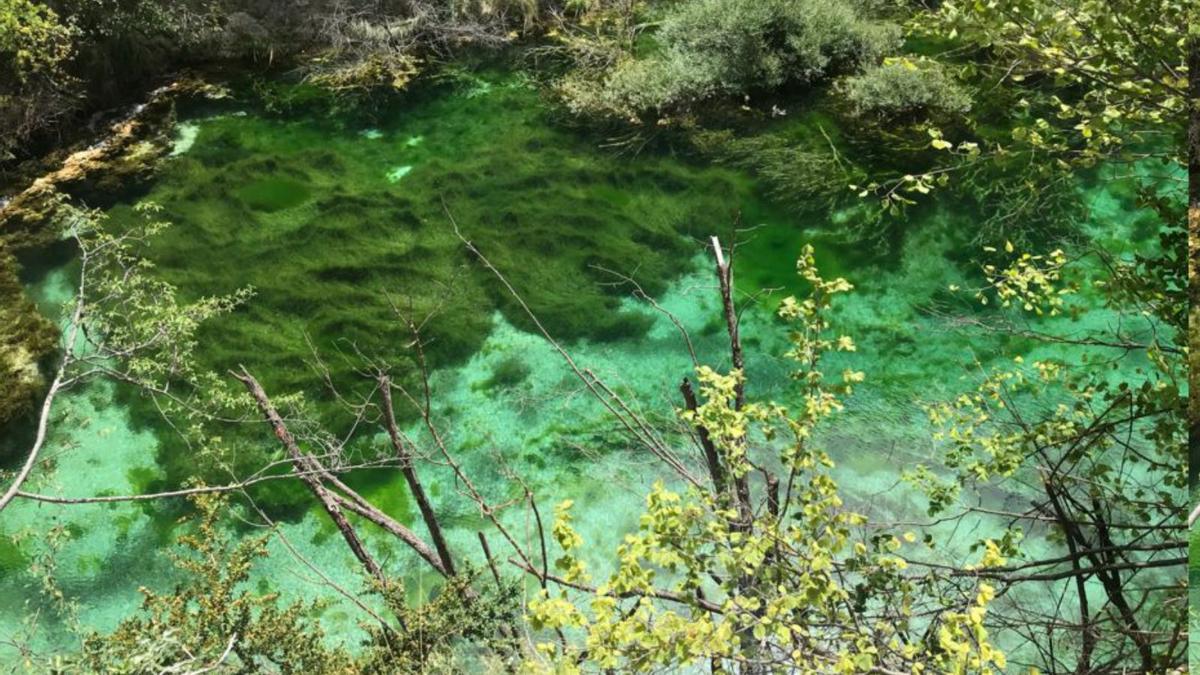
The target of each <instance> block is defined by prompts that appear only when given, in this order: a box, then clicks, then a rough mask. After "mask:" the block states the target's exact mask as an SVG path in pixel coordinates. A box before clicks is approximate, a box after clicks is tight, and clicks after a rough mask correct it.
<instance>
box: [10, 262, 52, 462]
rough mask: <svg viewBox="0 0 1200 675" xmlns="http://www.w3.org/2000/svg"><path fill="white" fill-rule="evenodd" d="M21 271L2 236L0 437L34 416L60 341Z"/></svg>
mask: <svg viewBox="0 0 1200 675" xmlns="http://www.w3.org/2000/svg"><path fill="white" fill-rule="evenodd" d="M17 270H18V264H17V260H16V258H15V257H14V256H13V254H12V253H11V251H10V249H9V247H8V245H7V243H6V242H5V241H4V240H3V239H0V382H3V383H4V386H3V387H0V436H4V435H5V434H7V433H9V432H5V431H4V430H5V429H6V428H8V427H9V426H10V425H14V424H19V423H20V422H21V421H22V420H26V421H27V420H29V418H31V416H32V414H33V412H34V409H35V407H36V401H37V399H38V398H39V397H40V395H41V394H42V392H43V390H44V389H45V387H46V381H45V378H44V377H43V375H42V368H41V365H42V364H43V363H44V362H45V361H46V360H47V359H48V357H49V356H50V355H51V354H53V353H54V351H55V348H56V346H57V342H58V330H57V329H56V328H55V326H54V324H53V323H51V322H50V321H49V320H47V319H46V318H45V317H43V316H42V315H41V314H40V313H39V312H38V310H37V307H36V306H35V305H34V303H33V302H32V301H31V300H30V299H29V297H28V296H26V295H25V291H24V289H23V288H22V287H21V283H20V279H19V278H18V276H17ZM15 435H21V434H15ZM3 451H4V447H3V446H2V445H0V452H3Z"/></svg>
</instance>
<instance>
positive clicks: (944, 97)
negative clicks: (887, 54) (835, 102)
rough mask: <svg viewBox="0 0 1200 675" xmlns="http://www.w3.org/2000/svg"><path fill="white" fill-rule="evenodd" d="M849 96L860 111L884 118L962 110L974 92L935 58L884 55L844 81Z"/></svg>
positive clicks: (848, 98) (968, 103)
mask: <svg viewBox="0 0 1200 675" xmlns="http://www.w3.org/2000/svg"><path fill="white" fill-rule="evenodd" d="M842 89H843V92H844V95H845V97H846V100H847V101H848V102H849V103H850V105H851V106H853V108H854V112H855V113H856V114H858V115H864V116H874V117H880V118H885V119H896V118H903V117H913V116H917V115H931V114H932V115H937V114H943V115H944V114H962V113H965V112H967V111H968V110H970V109H971V96H970V95H969V94H968V93H967V91H966V89H964V88H963V86H962V85H961V84H959V83H958V82H957V81H955V79H954V78H953V76H951V75H950V74H949V73H947V72H946V69H945V68H944V67H943V66H942V65H941V64H939V63H937V62H936V61H931V60H928V59H910V58H906V57H901V58H894V59H885V60H884V62H883V63H882V64H880V65H876V66H871V67H869V68H867V69H866V70H864V71H863V72H862V73H860V74H858V75H852V76H850V77H847V78H846V80H845V81H844V82H843V88H842Z"/></svg>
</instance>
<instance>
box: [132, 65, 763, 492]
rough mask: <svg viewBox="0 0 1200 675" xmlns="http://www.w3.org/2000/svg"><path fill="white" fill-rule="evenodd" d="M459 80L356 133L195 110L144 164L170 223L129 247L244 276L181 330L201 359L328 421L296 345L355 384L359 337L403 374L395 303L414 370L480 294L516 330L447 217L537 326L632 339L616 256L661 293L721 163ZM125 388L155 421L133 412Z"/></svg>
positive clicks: (432, 355) (722, 216)
mask: <svg viewBox="0 0 1200 675" xmlns="http://www.w3.org/2000/svg"><path fill="white" fill-rule="evenodd" d="M472 91H475V92H476V95H471V96H468V95H463V94H456V93H455V92H454V91H453V90H450V89H447V88H440V89H439V88H436V87H435V88H433V89H431V90H428V91H423V92H417V93H415V94H414V95H413V96H412V97H410V98H409V99H408V100H407V101H406V106H405V108H403V109H402V110H398V111H396V112H394V113H393V114H390V115H389V116H387V117H386V118H385V119H381V120H379V121H378V122H376V123H375V124H373V125H372V127H371V128H373V129H377V130H378V132H379V133H378V134H370V137H368V136H367V135H364V134H362V133H361V131H362V130H361V129H357V128H341V125H339V124H336V123H330V122H328V121H325V120H322V119H277V118H270V117H267V116H262V115H255V114H250V115H233V114H226V115H217V116H213V117H208V118H204V119H197V120H193V123H195V124H197V125H198V127H199V129H198V132H197V136H196V140H195V143H194V145H193V146H192V147H191V149H190V150H189V151H188V152H187V153H184V154H180V155H178V156H175V157H172V158H171V159H170V160H169V161H167V162H166V163H165V164H164V166H163V168H162V170H161V173H160V175H159V177H158V179H157V181H156V183H155V184H154V186H153V188H152V189H151V190H150V192H149V193H148V194H147V195H146V196H145V198H146V199H148V200H151V201H154V202H156V203H158V204H160V205H161V206H162V207H163V212H162V217H163V219H165V220H168V221H170V222H172V223H174V226H173V227H172V228H170V229H168V230H167V231H166V232H165V233H163V234H162V235H160V236H159V237H158V238H157V239H156V240H155V241H153V242H152V243H151V244H150V246H149V248H148V249H147V251H146V253H147V255H148V257H149V258H150V259H151V260H152V261H153V262H154V263H155V265H156V269H157V270H158V273H159V274H161V275H162V276H163V277H164V278H165V279H167V280H168V281H170V282H172V283H174V284H176V285H177V286H178V287H179V289H180V292H181V293H182V294H183V295H184V296H185V298H195V297H200V296H205V295H212V294H222V293H228V292H230V291H232V290H234V289H237V288H243V287H253V288H254V289H255V293H256V295H255V297H254V299H253V301H252V302H250V303H249V304H248V305H247V306H245V307H244V308H241V309H239V310H238V311H237V312H236V313H234V314H233V315H232V316H229V317H225V318H223V319H222V320H220V321H219V322H215V323H214V324H212V325H210V326H207V327H206V328H205V329H204V330H202V331H201V333H200V335H199V338H200V349H199V357H200V359H201V360H202V362H203V365H205V366H207V367H209V368H211V369H212V370H214V371H217V372H224V371H226V370H228V369H229V368H231V367H234V366H236V365H237V364H244V365H246V367H247V368H249V369H250V370H251V371H252V372H254V373H255V374H256V375H257V376H258V377H259V378H260V380H262V382H263V384H264V386H265V387H266V388H267V390H268V391H269V392H271V393H272V394H274V395H282V394H285V393H292V392H304V394H305V395H306V398H307V400H308V402H309V404H310V406H311V409H312V410H313V411H314V412H315V413H316V415H317V416H318V417H319V418H320V419H322V420H323V421H325V422H327V423H329V424H331V425H333V426H334V428H335V429H336V428H337V424H338V423H339V422H340V421H341V420H344V419H345V416H344V415H343V414H342V411H341V410H340V408H339V407H338V406H337V404H336V399H335V398H334V397H333V396H332V394H331V393H330V392H329V391H328V390H326V389H325V388H323V387H321V386H319V378H317V377H316V376H315V375H314V373H313V371H312V368H311V360H312V352H311V349H310V344H309V343H310V342H311V345H312V347H315V348H316V349H317V350H318V351H319V352H320V354H321V355H322V357H323V359H324V360H325V363H326V365H327V366H328V367H329V369H330V374H331V380H332V382H333V383H334V384H336V385H337V386H338V387H339V388H342V389H343V390H346V391H352V390H355V389H356V388H360V387H366V386H369V383H367V382H366V381H365V380H364V379H363V377H362V376H361V375H360V374H359V373H358V372H357V370H356V363H355V359H356V358H357V357H356V356H355V355H356V353H359V352H361V353H363V354H366V355H368V356H371V357H374V358H380V359H384V360H387V361H390V362H392V363H394V364H397V365H398V366H399V371H400V375H399V376H400V377H402V378H403V377H411V376H412V374H413V368H412V366H411V357H412V354H411V351H410V350H409V349H408V348H407V347H406V345H408V344H409V343H410V342H411V338H412V336H411V334H410V332H409V328H408V326H407V320H409V319H411V320H412V321H413V322H414V323H417V324H419V325H421V326H422V335H423V338H424V340H425V347H424V349H425V352H426V356H427V357H428V359H429V363H430V365H431V366H432V367H438V366H442V365H448V364H451V363H454V362H456V361H457V360H460V359H463V358H465V357H467V356H469V355H470V354H472V353H474V352H475V351H476V350H477V349H478V348H479V347H480V346H481V345H482V343H483V340H484V338H485V337H486V335H487V334H488V333H489V331H490V330H491V328H492V325H493V316H494V314H495V312H496V311H499V312H500V313H502V314H503V315H504V316H505V318H507V319H508V320H509V321H510V322H512V323H513V324H515V325H517V326H519V327H522V328H525V329H529V330H532V329H533V328H534V326H533V325H532V322H531V321H530V319H529V317H528V316H527V315H526V313H525V312H524V310H523V309H522V308H521V307H520V306H519V305H518V303H517V302H516V301H515V300H514V298H513V297H512V295H511V294H510V293H509V292H508V291H507V289H505V288H504V287H503V286H502V285H501V284H500V283H498V282H497V280H496V279H495V278H494V277H493V276H492V275H491V273H490V272H488V271H486V270H484V269H482V268H481V266H480V265H479V264H478V261H477V260H475V259H474V258H473V256H471V255H470V254H469V253H468V252H467V251H466V249H465V247H464V245H463V243H462V242H461V241H460V240H459V238H458V237H457V236H456V235H455V233H454V230H453V226H452V224H451V217H453V219H454V221H456V222H457V223H458V225H459V227H460V228H461V232H462V234H463V236H465V237H467V238H469V239H470V240H472V241H473V242H474V243H475V245H477V246H478V247H479V248H480V249H481V250H482V251H483V252H484V253H485V254H486V255H487V256H488V257H489V259H490V260H491V261H492V263H494V264H495V265H496V267H497V268H499V269H500V270H502V271H503V272H504V274H505V275H506V276H507V277H508V279H509V281H510V282H511V283H512V284H513V286H514V288H515V289H516V290H517V291H518V292H519V293H520V294H521V296H522V298H523V299H524V300H525V301H526V302H527V303H528V305H529V306H530V307H531V308H532V309H533V310H534V311H535V312H536V313H537V314H538V316H539V318H540V319H541V321H542V322H543V325H544V326H545V327H546V328H547V330H548V331H549V332H550V333H551V334H552V335H554V336H555V337H557V338H560V339H566V340H571V339H589V340H595V341H609V340H617V339H627V338H635V337H638V336H641V335H643V334H644V333H645V331H646V330H647V329H648V328H649V326H650V323H651V319H650V318H649V317H647V316H646V315H645V314H643V313H635V312H630V311H628V310H626V309H623V308H622V305H621V303H622V298H623V297H624V296H625V294H627V293H628V287H621V286H619V285H616V284H614V283H613V282H614V281H616V280H617V277H615V276H614V274H613V273H614V272H617V273H620V274H627V275H630V276H632V277H634V278H636V279H638V280H639V282H640V283H641V284H642V285H643V287H644V288H645V289H646V291H647V292H650V293H660V292H661V291H662V290H663V289H664V288H665V284H666V282H667V281H668V280H669V279H671V278H673V277H674V276H676V275H677V274H678V273H680V272H682V271H684V270H686V269H687V268H688V267H689V265H690V260H691V257H692V255H693V254H694V253H695V250H696V248H695V244H694V243H693V241H691V240H690V239H689V236H696V237H699V236H702V235H706V234H709V233H711V232H714V231H719V230H721V229H725V228H727V227H728V226H729V223H731V222H732V221H733V218H734V216H735V214H736V213H737V211H738V210H739V209H740V206H741V203H742V202H746V201H752V200H754V199H755V197H754V196H753V193H752V190H751V187H750V183H749V181H748V179H747V178H746V177H744V176H743V175H740V174H738V173H736V172H734V171H731V170H726V169H720V168H710V167H703V166H696V165H691V164H688V163H687V162H685V161H681V160H680V159H678V158H673V157H670V156H668V155H664V154H654V155H647V156H643V157H638V158H636V159H635V158H630V157H626V156H620V155H617V154H614V153H611V152H609V151H606V150H603V149H602V148H601V147H600V145H601V143H602V142H603V139H602V138H600V137H593V136H588V135H586V134H582V133H579V132H577V131H574V130H568V129H564V128H562V127H560V126H558V125H557V124H555V121H554V119H553V118H552V116H551V115H550V114H549V113H548V112H547V108H546V107H545V106H544V105H542V104H541V102H540V101H539V98H538V94H537V93H536V92H535V91H533V90H532V89H530V88H528V87H527V86H525V85H524V84H522V83H521V82H519V81H518V80H515V79H511V78H509V79H497V80H496V81H494V82H492V86H491V87H490V88H487V89H486V90H481V89H474V90H472ZM414 138H419V139H422V140H421V141H420V142H417V143H414V142H412V139H414ZM397 166H404V167H411V169H410V170H409V171H407V172H406V174H405V175H404V176H403V177H402V180H392V179H394V178H395V177H396V176H395V173H394V172H395V167H397ZM231 196H233V197H234V198H230V197H231ZM110 214H111V216H112V219H113V222H114V223H116V224H117V225H118V226H120V224H121V223H123V222H125V219H126V218H130V217H132V216H131V209H130V205H129V204H124V205H119V206H117V207H115V208H113V209H112V210H111V211H110ZM510 374H511V373H510ZM501 379H503V378H501ZM314 383H317V386H314ZM497 384H500V381H499V380H498V381H497ZM132 403H133V404H134V406H135V408H137V409H138V410H139V412H138V413H137V416H138V417H139V418H140V419H141V420H142V422H143V423H144V424H146V425H147V426H151V427H152V426H154V421H153V417H154V416H155V415H156V414H157V413H156V411H155V410H154V409H153V407H152V406H150V405H148V404H147V403H146V402H145V401H136V400H135V401H132ZM399 412H400V413H401V414H402V415H405V414H407V413H410V412H411V411H408V410H404V409H402V410H400V411H399ZM227 440H228V442H229V443H230V444H231V445H236V446H237V447H236V450H231V454H232V455H233V456H236V457H237V462H238V463H239V464H242V463H244V464H245V466H246V467H250V466H252V465H253V464H254V462H255V461H257V460H261V458H262V457H263V456H264V453H269V452H274V451H275V449H274V448H273V447H271V445H272V444H271V442H270V439H269V438H268V437H265V436H264V437H261V438H260V437H255V438H253V439H245V440H244V441H243V440H242V439H227ZM160 460H161V462H162V463H163V464H164V467H165V469H166V473H167V478H166V482H168V483H171V482H176V481H178V480H180V479H181V478H182V477H183V476H185V475H186V474H187V472H190V471H194V470H195V468H196V466H197V462H196V460H195V458H192V457H189V453H188V452H187V451H186V450H185V449H184V448H183V447H182V446H180V445H179V443H178V441H173V440H171V439H169V438H165V439H164V442H163V444H162V445H161V447H160ZM263 492H264V493H266V494H268V495H269V497H270V499H269V500H268V501H276V502H280V501H281V502H286V503H293V504H297V505H299V504H301V503H303V502H304V501H305V500H306V499H305V497H304V495H303V493H302V491H298V490H297V489H296V488H295V487H294V486H287V485H284V484H283V483H282V482H279V484H272V485H269V486H265V487H264V490H263Z"/></svg>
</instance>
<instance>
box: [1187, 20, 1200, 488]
mask: <svg viewBox="0 0 1200 675" xmlns="http://www.w3.org/2000/svg"><path fill="white" fill-rule="evenodd" d="M1188 99H1189V103H1190V105H1189V107H1190V110H1189V111H1188V113H1189V114H1188V135H1187V156H1188V297H1189V299H1190V301H1191V302H1190V303H1189V304H1190V305H1191V311H1190V316H1189V322H1188V334H1189V335H1188V344H1189V345H1190V346H1191V354H1192V355H1195V354H1197V353H1200V352H1197V349H1200V335H1198V333H1200V330H1197V327H1196V325H1195V321H1197V320H1200V278H1197V269H1196V268H1197V265H1200V37H1196V36H1193V37H1191V38H1190V39H1189V40H1188ZM1189 358H1194V357H1189ZM1197 371H1200V368H1190V369H1189V375H1188V380H1189V382H1188V384H1189V405H1188V459H1189V461H1188V479H1189V484H1190V485H1191V487H1192V488H1193V489H1195V487H1196V485H1197V479H1200V372H1197Z"/></svg>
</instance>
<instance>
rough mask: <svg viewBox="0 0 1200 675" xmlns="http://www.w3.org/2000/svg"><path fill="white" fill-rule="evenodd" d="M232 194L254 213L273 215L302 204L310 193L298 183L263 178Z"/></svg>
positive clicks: (281, 179) (282, 179)
mask: <svg viewBox="0 0 1200 675" xmlns="http://www.w3.org/2000/svg"><path fill="white" fill-rule="evenodd" d="M234 194H235V195H237V198H238V199H240V200H242V201H243V202H245V204H246V206H248V207H250V208H251V209H253V210H255V211H265V212H267V213H274V212H276V211H282V210H284V209H290V208H295V207H297V206H299V205H301V204H303V203H304V202H306V201H308V198H309V195H310V194H311V193H310V192H309V190H308V188H307V187H305V186H304V184H303V183H300V182H299V181H294V180H288V179H286V178H264V179H262V180H256V181H254V182H252V183H248V184H247V185H245V186H243V187H240V188H238V189H237V190H236V191H235V192H234Z"/></svg>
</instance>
